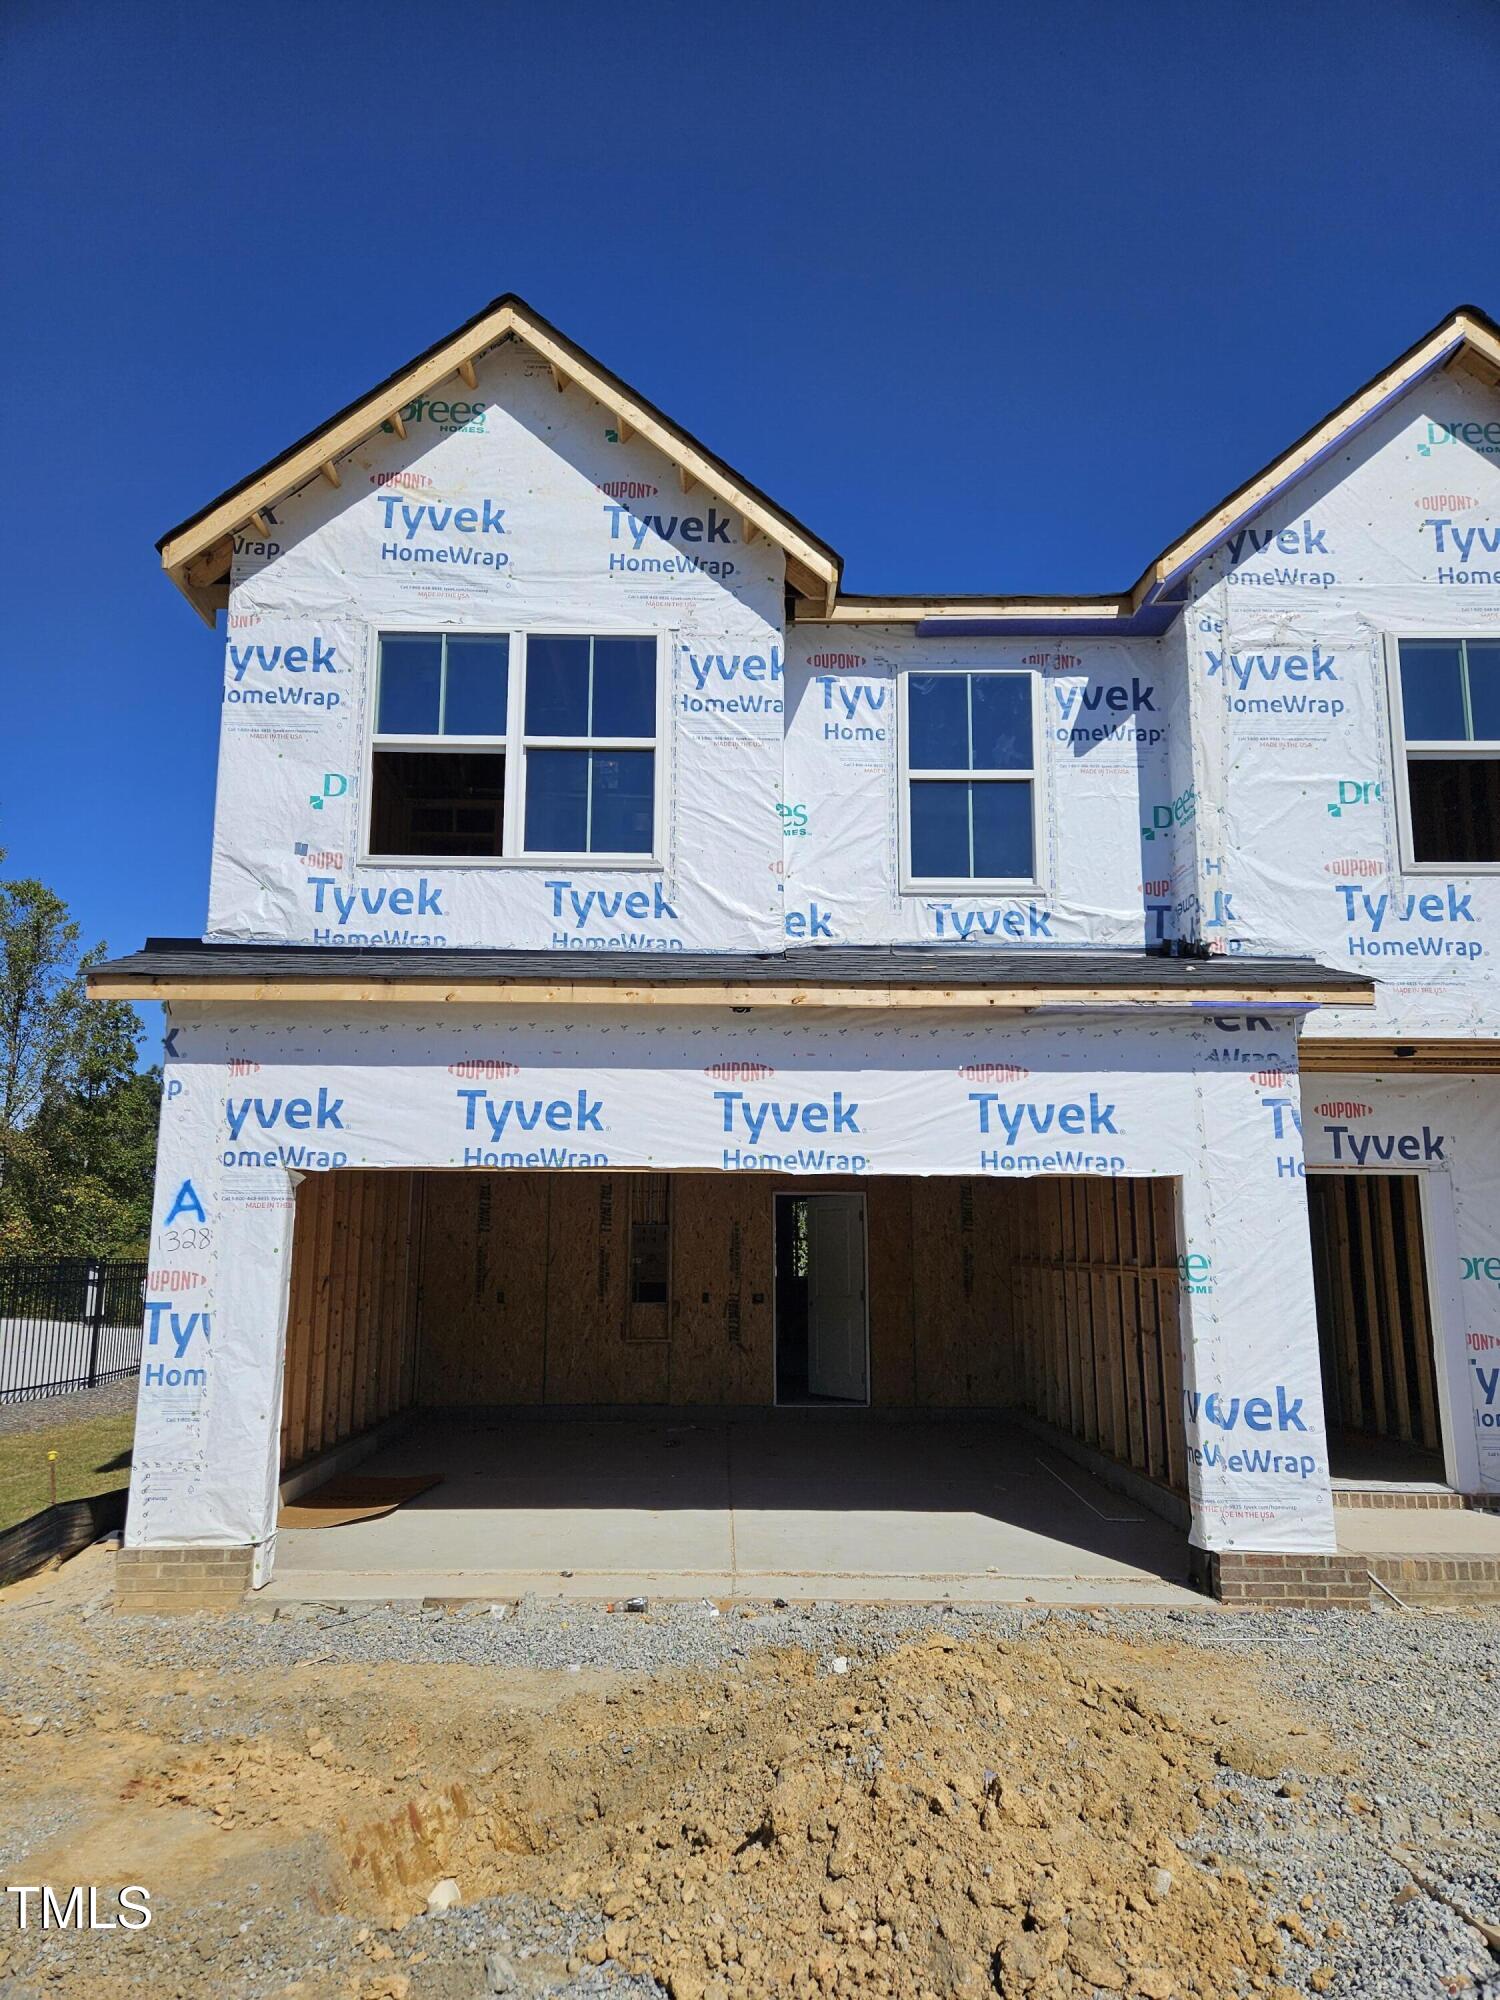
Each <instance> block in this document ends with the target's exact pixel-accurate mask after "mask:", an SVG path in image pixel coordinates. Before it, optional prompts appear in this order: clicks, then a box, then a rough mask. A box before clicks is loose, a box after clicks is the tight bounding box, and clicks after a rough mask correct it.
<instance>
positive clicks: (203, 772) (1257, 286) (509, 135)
mask: <svg viewBox="0 0 1500 2000" xmlns="http://www.w3.org/2000/svg"><path fill="white" fill-rule="evenodd" d="M0 63H3V68H0V88H3V90H4V95H5V101H6V105H7V116H6V119H5V121H4V126H3V130H0V184H3V185H4V187H5V189H6V195H5V200H4V204H3V209H0V242H3V254H4V262H3V266H0V268H3V269H4V271H5V274H6V281H7V282H6V286H5V291H6V295H7V303H6V306H5V308H4V322H3V345H4V358H5V362H6V370H5V377H6V379H7V380H8V381H9V382H10V384H11V390H10V394H11V422H10V430H9V432H8V433H7V438H6V447H7V450H6V457H7V460H8V464H7V477H6V479H5V480H4V483H3V489H0V509H3V516H0V552H3V567H4V575H5V589H6V594H7V600H8V610H9V615H8V617H7V619H6V621H5V626H4V655H3V677H4V678H3V685H4V689H5V710H6V726H5V728H4V729H3V731H0V847H4V848H6V849H7V850H8V854H7V859H6V862H5V863H4V864H3V865H4V869H5V872H7V873H10V874H19V873H36V874H39V875H41V876H43V877H44V878H45V879H46V880H47V881H48V882H50V883H51V884H52V885H53V886H54V887H55V888H56V889H58V890H59V891H60V892H61V893H62V894H63V895H64V896H65V897H66V898H67V899H68V900H69V901H70V902H71V903H72V905H73V907H74V909H75V911H76V912H77V914H78V916H79V918H80V920H81V922H82V924H83V926H84V929H85V932H86V934H87V935H88V937H90V938H97V937H105V938H107V939H108V940H109V943H110V944H111V946H112V947H114V948H116V949H118V950H124V949H128V948H130V947H133V946H134V945H136V944H137V943H138V942H139V941H140V940H141V938H142V937H144V936H145V935H146V934H147V933H148V932H150V933H155V934H158V935H161V934H169V935H170V934H192V933H196V932H198V931H199V930H201V928H202V924H203V919H204V913H205V905H206V897H207V878H208V854H209V835H210V823H211V815H212V804H213V775H214V762H215V754H216V731H217V723H218V713H219V680H220V674H221V671H222V645H223V641H222V634H220V635H218V636H215V635H211V634H210V633H209V632H208V631H207V630H206V628H205V627H204V626H203V625H202V624H201V623H199V621H198V620H197V619H196V618H195V617H194V615H193V613H192V612H191V611H190V610H189V608H188V606H187V605H186V604H185V603H184V601H183V600H182V599H181V598H180V597H179V596H178V595H177V593H176V592H175V591H174V590H173V589H172V587H171V586H170V585H169V584H168V583H167V582H166V580H165V578H164V577H163V576H162V574H161V573H160V570H159V568H158V564H157V558H156V555H155V552H154V549H153V546H152V545H153V543H154V541H155V540H156V538H157V536H159V535H160V534H161V533H162V532H163V531H164V530H165V529H167V528H169V527H171V526H172V525H174V524H175V523H176V522H177V521H178V520H180V519H181V518H182V517H183V516H184V515H186V514H188V513H190V512H192V511H193V510H194V509H195V508H197V507H198V506H199V505H201V504H202V503H203V502H204V501H205V500H207V499H208V498H210V497H211V496H212V495H213V494H215V493H217V492H218V491H219V490H220V489H221V488H223V487H224V486H226V485H228V484H230V483H231V482H232V481H233V480H234V479H236V478H237V477H238V476H239V475H241V474H242V473H244V472H246V471H248V470H250V469H251V468H252V467H253V466H255V465H258V464H259V463H260V462H261V461H262V460H263V459H265V458H268V457H270V456H271V455H272V454H273V453H274V452H275V451H277V450H278V449H279V448H280V447H282V446H283V445H285V444H287V443H289V442H290V441H291V440H292V439H293V438H295V437H297V436H299V435H301V433H302V432H303V431H305V430H307V429H309V428H311V427H312V426H313V425H314V424H315V423H317V422H318V421H319V420H320V419H322V418H323V417H325V416H327V415H328V414H329V413H331V412H332V411H333V410H334V409H336V408H338V407H339V406H340V405H341V404H343V403H345V402H346V401H348V400H349V399H350V398H351V397H353V396H354V395H356V394H357V393H359V392H360V391H362V390H364V389H366V388H368V387H369V386H370V385H371V384H372V383H373V382H375V381H376V380H378V379H379V378H380V377H382V376H384V375H386V374H388V373H389V372H390V371H391V370H392V369H393V368H394V367H396V366H397V365H398V364H399V363H400V362H402V361H404V360H405V359H407V358H408V357H409V356H410V355H412V354H414V353H416V352H417V351H418V350H419V349H421V348H423V347H425V346H426V345H428V344H429V343H430V342H431V341H433V340H434V339H436V338H437V337H438V336H439V335H440V334H442V333H444V332H446V331H447V330H448V329H449V328H450V327H452V326H454V325H456V324H457V323H458V322H459V321H460V320H462V319H465V318H467V317H468V316H469V315H470V314H471V313H473V312H474V311H476V310H477V309H478V307H479V306H481V305H482V304H483V303H484V302H485V301H486V300H487V299H489V298H491V297H493V296H494V295H495V294H496V293H498V292H502V291H507V290H514V291H518V292H520V293H521V294H522V295H523V296H525V297H526V298H528V299H529V300H530V301H531V302H532V303H533V304H534V305H535V306H536V307H538V309H539V310H541V311H542V312H543V313H545V314H546V315H547V316H548V317H549V318H551V319H553V320H555V321H556V322H557V323H558V324H560V325H561V326H562V327H563V328H564V329H565V330H566V331H567V332H568V333H570V334H571V335H572V336H573V337H574V338H575V339H577V340H579V341H580V342H581V343H582V344H583V345H584V346H585V347H587V348H589V349H591V350H592V351H593V352H594V353H596V354H597V355H599V356H600V358H601V359H602V360H604V361H605V362H607V363H608V364H609V365H610V366H611V367H613V368H614V369H615V370H616V371H617V372H618V373H619V374H621V375H623V376H624V377H625V378H626V380H627V381H630V382H631V383H633V384H634V385H636V386H637V387H638V388H640V389H641V390H642V391H643V392H644V393H645V394H646V395H648V396H650V397H651V398H652V399H653V400H654V401H656V402H657V403H659V404H661V405H662V406H663V407H664V408H665V409H667V410H668V411H669V412H671V413H672V414H673V415H674V416H675V417H677V418H678V419H679V420H680V421H681V422H683V423H684V424H686V425H687V427H688V428H689V429H690V430H692V431H694V432H696V433H697V434H698V435H699V436H700V437H702V438H703V439H704V440H705V441H706V442H707V443H709V444H710V445H712V446H713V447H714V449H716V450H717V451H718V452H719V453H720V454H721V455H722V456H724V457H725V458H727V459H728V460H729V461H730V462H731V463H732V464H734V465H737V466H738V467H740V468H741V469H742V470H743V471H744V472H745V473H746V474H747V475H748V476H749V477H751V478H752V479H753V480H754V481H756V483H757V484H759V485H761V486H762V487H764V488H765V489H766V490H767V491H768V492H770V493H771V494H773V495H774V496H775V497H776V498H777V499H778V500H779V501H780V502H781V503H782V504H784V505H785V506H787V507H789V508H790V509H791V511H792V512H793V513H794V514H796V515H798V516H800V517H801V518H802V519H803V520H805V521H806V522H807V523H808V524H809V525H810V526H811V527H813V528H814V529H815V530H816V531H817V532H818V533H819V534H821V535H822V536H823V537H824V538H825V539H826V540H828V541H830V542H832V543H833V545H834V546H835V547H836V548H838V549H839V550H841V552H842V553H843V555H844V557H845V561H846V571H845V581H846V584H847V586H848V587H849V588H850V589H851V590H856V591H860V590H874V591H880V590H891V591H911V590H933V591H949V590H953V591H958V590H994V591H1000V592H1052V591H1063V590H1078V591H1100V590H1114V589H1119V588H1121V587H1123V586H1124V585H1125V584H1126V583H1128V582H1130V581H1131V580H1133V579H1134V577H1135V576H1136V575H1137V574H1138V572H1139V571H1140V569H1141V568H1142V567H1143V565H1144V564H1145V563H1146V561H1147V560H1148V559H1149V558H1150V557H1151V556H1153V555H1154V554H1155V553H1156V552H1157V551H1158V550H1159V549H1160V548H1161V547H1162V546H1163V544H1165V543H1166V542H1167V541H1168V540H1169V539H1170V538H1172V537H1173V536H1174V535H1175V534H1177V533H1178V532H1180V531H1181V530H1182V529H1183V528H1185V527H1186V526H1188V525H1189V524H1190V523H1191V522H1192V521H1193V520H1194V519H1195V518H1196V517H1197V516H1198V515H1199V514H1200V513H1202V512H1203V511H1204V510H1205V509H1206V508H1208V507H1209V506H1210V505H1212V504H1213V503H1214V502H1216V501H1217V500H1219V499H1220V498H1221V497H1222V496H1223V495H1224V494H1225V493H1226V492H1227V491H1229V490H1230V489H1231V488H1232V487H1234V486H1235V485H1237V484H1238V483H1239V482H1240V481H1241V480H1242V479H1243V478H1245V477H1246V476H1247V475H1248V474H1249V473H1250V472H1252V471H1254V470H1255V469H1256V468H1257V467H1258V466H1259V465H1261V464H1262V463H1263V462H1264V461H1265V460H1266V459H1268V458H1269V457H1271V456H1272V455H1273V454H1274V453H1275V452H1276V451H1278V450H1279V449H1280V448H1281V447H1282V446H1283V445H1285V444H1287V443H1289V442H1290V441H1291V440H1292V439H1293V438H1294V437H1296V436H1297V435H1298V434H1299V433H1300V432H1302V431H1303V430H1305V429H1306V428H1307V427H1308V426H1309V425H1310V424H1311V423H1313V422H1314V421H1315V420H1316V419H1317V418H1318V417H1320V416H1321V415H1323V414H1324V413H1325V412H1326V411H1327V410H1328V409H1329V408H1330V407H1332V405H1334V404H1335V403H1337V402H1339V401H1340V400H1342V398H1343V397H1344V396H1345V395H1346V394H1348V393H1349V391H1350V390H1351V389H1353V388H1354V387H1355V386H1357V385H1358V384H1359V383H1360V382H1361V381H1362V380H1363V379H1364V378H1365V377H1367V376H1368V375H1370V374H1372V373H1374V371H1375V370H1376V369H1378V368H1379V367H1381V366H1383V365H1384V364H1385V363H1386V362H1387V361H1389V360H1391V359H1393V358H1394V357H1395V355H1396V354H1398V353H1399V352H1400V351H1401V350H1402V349H1403V348H1405V347H1407V346H1408V345H1409V344H1410V343H1411V342H1412V341H1413V340H1415V339H1416V338H1417V337H1418V336H1419V335H1420V334H1422V333H1423V332H1425V331H1426V330H1427V328H1428V327H1429V326H1430V325H1432V323H1433V322H1435V321H1436V320H1437V319H1439V318H1440V317H1441V316H1442V314H1443V313H1444V312H1445V311H1447V310H1448V308H1450V307H1451V306H1453V305H1455V304H1458V303H1459V302H1461V301H1470V300H1472V301H1473V302H1475V303H1477V304H1480V305H1483V306H1486V307H1488V309H1489V310H1490V311H1492V312H1496V313H1500V256H1497V253H1500V228H1497V224H1496V207H1495V189H1496V185H1497V175H1496V166H1497V155H1500V124H1497V121H1496V119H1495V118H1494V117H1493V116H1492V115H1491V109H1492V107H1493V106H1494V105H1495V104H1496V103H1500V9H1497V8H1496V7H1495V6H1494V4H1493V0H1446V4H1445V5H1444V6H1443V7H1441V8H1432V7H1430V6H1427V5H1424V4H1421V0H1359V4H1342V0H1321V4H1319V5H1318V6H1316V7H1309V6H1307V5H1305V4H1298V5H1286V4H1279V0H1270V4H1267V5H1263V6H1261V7H1258V8H1256V9H1253V10H1246V9H1243V8H1229V7H1222V6H1219V7H1215V6H1207V7H1206V6H1204V5H1202V4H1201V0H1191V4H1178V0H1130V3H1129V4H1127V3H1126V0H1121V4H1118V5H1113V4H1091V0H1052V4H1050V5H1048V6H1045V7H1037V6H1034V5H1032V6H1027V7H1019V6H1013V5H1010V4H1006V0H989V4H983V3H982V0H978V3H977V4H953V3H952V0H926V4H925V5H923V6H920V7H912V6H902V7H899V8H898V7H896V6H893V5H888V4H885V0H865V4H862V5H847V6H846V5H837V4H823V5H811V6H810V5H808V4H807V0H799V4H795V5H789V4H783V0H762V4H761V5H759V6H757V7H753V8H748V7H739V8H735V7H729V8H721V9H717V10H713V9H708V8H705V7H703V6H701V5H696V6H684V5H679V4H677V0H661V4H659V5H657V6H654V7H650V8H622V7H618V6H606V5H594V4H589V5H574V4H569V0H550V4H549V5H548V6H546V7H545V8H537V7H531V6H523V5H519V4H513V0H505V4H495V0H490V4H488V5H485V4H480V5H475V4H474V0H468V4H466V5H464V6H453V5H449V4H447V0H426V4H424V5H423V6H422V7H420V8H412V7H410V6H405V5H402V6H398V5H395V4H387V0H363V4H359V5H340V4H320V5H318V6H313V7H309V6H306V5H305V4H292V5H284V4H279V0H261V4H257V6H256V7H254V8H253V9H241V10H234V9H231V10H229V11H227V12H224V11H221V12H217V13H213V14H209V15H205V14H204V12H203V10H202V9H201V8H199V7H191V8H190V7H187V6H174V5H165V4H160V0H136V4H134V5H132V6H130V7H119V6H115V5H111V4H109V0H93V3H92V4H87V5H79V4H70V0H11V4H10V6H9V7H8V8H7V9H6V10H5V16H4V21H3V24H0Z"/></svg>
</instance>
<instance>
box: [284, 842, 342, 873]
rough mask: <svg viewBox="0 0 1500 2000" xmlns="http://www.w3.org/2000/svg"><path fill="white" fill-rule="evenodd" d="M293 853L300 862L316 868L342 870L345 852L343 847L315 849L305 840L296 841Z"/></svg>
mask: <svg viewBox="0 0 1500 2000" xmlns="http://www.w3.org/2000/svg"><path fill="white" fill-rule="evenodd" d="M292 852H293V854H295V855H296V856H297V858H298V859H299V860H300V861H306V862H309V863H310V864H311V865H312V866H313V867H314V868H342V867H343V865H344V850H343V849H342V848H341V847H313V846H311V845H310V844H309V843H308V842H307V841H305V840H298V841H295V842H294V843H293V845H292Z"/></svg>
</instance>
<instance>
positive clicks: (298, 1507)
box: [276, 1472, 443, 1528]
mask: <svg viewBox="0 0 1500 2000" xmlns="http://www.w3.org/2000/svg"><path fill="white" fill-rule="evenodd" d="M442 1483H443V1475H442V1474H441V1473H440V1472H415V1473H410V1474H408V1475H407V1476H406V1477H405V1478H400V1479H397V1478H392V1477H391V1476H390V1475H389V1474H382V1473H374V1472H368V1473H366V1472H351V1473H346V1474H344V1476H343V1477H342V1478H339V1479H330V1480H329V1481H328V1482H327V1484H326V1485H323V1486H315V1487H314V1488H313V1490H312V1492H311V1493H309V1494H308V1495H307V1496H306V1497H305V1498H304V1499H301V1500H291V1501H287V1502H285V1503H284V1504H283V1506H282V1507H281V1509H280V1511H279V1512H278V1514H277V1516H276V1525H277V1527H278V1528H343V1527H347V1526H348V1524H349V1523H350V1522H351V1521H376V1520H379V1518H380V1516H381V1515H382V1514H394V1513H395V1511H396V1509H397V1508H398V1507H400V1506H404V1505H405V1503H406V1502H407V1501H408V1500H415V1499H416V1497H417V1495H418V1494H419V1493H426V1492H428V1491H429V1490H430V1489H431V1488H432V1487H434V1486H441V1485H442Z"/></svg>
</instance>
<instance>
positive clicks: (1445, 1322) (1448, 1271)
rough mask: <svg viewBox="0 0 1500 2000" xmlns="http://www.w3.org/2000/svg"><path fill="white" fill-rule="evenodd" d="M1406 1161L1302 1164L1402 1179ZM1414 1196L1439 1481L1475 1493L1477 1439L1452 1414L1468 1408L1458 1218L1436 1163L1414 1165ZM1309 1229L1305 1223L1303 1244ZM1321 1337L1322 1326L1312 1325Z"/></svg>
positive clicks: (1310, 1169)
mask: <svg viewBox="0 0 1500 2000" xmlns="http://www.w3.org/2000/svg"><path fill="white" fill-rule="evenodd" d="M1412 1171H1413V1170H1412V1169H1411V1168H1410V1167H1409V1166H1403V1167H1396V1166H1386V1165H1384V1164H1382V1165H1380V1166H1378V1167H1345V1166H1337V1167H1335V1166H1326V1167H1325V1166H1318V1167H1315V1166H1313V1165H1311V1164H1308V1166H1307V1168H1306V1172H1307V1174H1308V1176H1311V1175H1313V1174H1317V1175H1324V1174H1328V1175H1334V1174H1371V1175H1373V1174H1379V1175H1381V1176H1383V1177H1384V1178H1386V1179H1390V1178H1392V1177H1397V1176H1399V1177H1401V1178H1403V1179H1404V1178H1405V1177H1406V1176H1407V1175H1408V1174H1412ZM1413 1177H1414V1178H1415V1180H1416V1183H1417V1201H1418V1205H1419V1207H1420V1209H1421V1215H1422V1275H1423V1278H1424V1279H1425V1281H1426V1285H1427V1304H1428V1319H1429V1322H1430V1323H1429V1326H1428V1329H1427V1332H1428V1338H1429V1339H1430V1340H1431V1342H1432V1366H1433V1373H1434V1375H1435V1376H1436V1377H1437V1415H1438V1435H1439V1440H1440V1442H1441V1444H1442V1447H1443V1480H1444V1483H1445V1484H1446V1485H1448V1486H1450V1487H1452V1488H1453V1490H1454V1491H1455V1492H1456V1493H1478V1492H1480V1491H1481V1490H1482V1488H1481V1485H1480V1478H1479V1443H1478V1440H1477V1438H1476V1437H1475V1435H1474V1426H1473V1423H1472V1421H1471V1422H1470V1423H1469V1424H1468V1426H1467V1427H1466V1428H1465V1427H1463V1426H1460V1425H1459V1424H1458V1423H1457V1422H1456V1421H1455V1417H1456V1413H1457V1412H1458V1411H1460V1410H1467V1409H1468V1407H1469V1402H1468V1398H1469V1378H1468V1373H1467V1336H1466V1333H1465V1329H1464V1304H1463V1299H1462V1297H1461V1296H1460V1295H1459V1293H1458V1289H1457V1286H1458V1280H1457V1277H1456V1275H1455V1274H1456V1272H1457V1271H1458V1269H1459V1257H1458V1217H1457V1213H1456V1211H1455V1209H1454V1205H1453V1179H1452V1176H1451V1175H1450V1174H1449V1173H1447V1172H1446V1171H1445V1170H1444V1169H1443V1168H1441V1167H1428V1168H1418V1169H1416V1170H1415V1173H1414V1175H1413ZM1311 1244H1312V1231H1311V1226H1310V1225H1309V1229H1308V1246H1309V1249H1310V1248H1311ZM1317 1332H1318V1338H1319V1341H1320V1342H1321V1340H1322V1329H1321V1328H1319V1329H1317Z"/></svg>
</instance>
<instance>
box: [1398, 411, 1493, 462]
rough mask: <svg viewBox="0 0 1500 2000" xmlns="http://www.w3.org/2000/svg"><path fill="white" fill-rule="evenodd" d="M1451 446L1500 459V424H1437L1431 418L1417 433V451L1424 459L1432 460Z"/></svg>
mask: <svg viewBox="0 0 1500 2000" xmlns="http://www.w3.org/2000/svg"><path fill="white" fill-rule="evenodd" d="M1450 444H1460V445H1466V446H1467V447H1468V449H1469V450H1470V451H1477V452H1480V453H1481V454H1483V456H1484V457H1486V458H1500V423H1488V424H1481V423H1462V422H1460V423H1452V424H1442V423H1437V424H1435V423H1433V422H1432V421H1431V419H1430V418H1429V419H1428V421H1427V422H1426V423H1424V424H1423V425H1422V427H1421V429H1420V430H1419V431H1418V433H1417V451H1418V454H1419V455H1420V456H1421V457H1422V458H1431V457H1432V455H1433V453H1434V452H1437V451H1441V450H1442V448H1443V447H1444V445H1450ZM1454 462H1455V464H1457V463H1458V461H1457V460H1455V461H1454Z"/></svg>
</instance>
